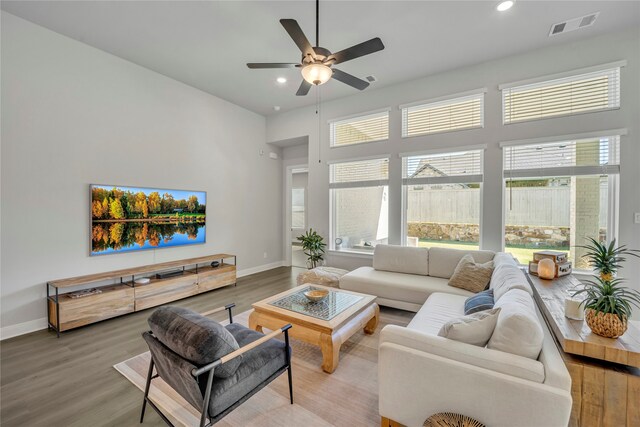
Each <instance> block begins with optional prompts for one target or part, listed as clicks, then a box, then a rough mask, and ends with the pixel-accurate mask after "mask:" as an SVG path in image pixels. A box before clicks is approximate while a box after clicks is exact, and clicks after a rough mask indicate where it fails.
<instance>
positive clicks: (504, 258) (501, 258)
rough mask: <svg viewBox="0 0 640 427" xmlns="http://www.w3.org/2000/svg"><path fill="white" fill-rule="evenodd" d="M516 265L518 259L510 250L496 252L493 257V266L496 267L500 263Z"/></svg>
mask: <svg viewBox="0 0 640 427" xmlns="http://www.w3.org/2000/svg"><path fill="white" fill-rule="evenodd" d="M503 264H507V265H514V266H516V267H517V266H518V261H517V260H516V259H515V258H514V257H513V255H511V254H510V253H508V252H496V255H495V256H494V257H493V267H494V268H496V267H498V266H499V265H503Z"/></svg>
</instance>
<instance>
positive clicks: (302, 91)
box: [296, 80, 311, 96]
mask: <svg viewBox="0 0 640 427" xmlns="http://www.w3.org/2000/svg"><path fill="white" fill-rule="evenodd" d="M309 89H311V83H309V82H308V81H306V80H302V83H300V87H299V88H298V91H297V92H296V96H305V95H306V94H308V93H309Z"/></svg>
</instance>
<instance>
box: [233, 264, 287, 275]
mask: <svg viewBox="0 0 640 427" xmlns="http://www.w3.org/2000/svg"><path fill="white" fill-rule="evenodd" d="M283 265H284V261H276V262H272V263H269V264H263V265H258V266H256V267H251V268H245V269H244V270H238V271H237V272H236V277H244V276H249V275H251V274H256V273H262V272H263V271H267V270H273V269H274V268H278V267H282V266H283Z"/></svg>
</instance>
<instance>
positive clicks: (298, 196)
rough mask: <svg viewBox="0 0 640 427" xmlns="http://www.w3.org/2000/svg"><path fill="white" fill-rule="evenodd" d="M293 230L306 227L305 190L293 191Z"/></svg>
mask: <svg viewBox="0 0 640 427" xmlns="http://www.w3.org/2000/svg"><path fill="white" fill-rule="evenodd" d="M291 228H305V226H304V188H293V189H292V190H291Z"/></svg>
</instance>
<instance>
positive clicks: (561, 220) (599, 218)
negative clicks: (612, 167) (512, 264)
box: [505, 175, 609, 269]
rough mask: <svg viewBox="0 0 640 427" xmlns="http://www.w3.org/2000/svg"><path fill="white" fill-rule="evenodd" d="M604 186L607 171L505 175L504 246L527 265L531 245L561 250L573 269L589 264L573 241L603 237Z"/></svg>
mask: <svg viewBox="0 0 640 427" xmlns="http://www.w3.org/2000/svg"><path fill="white" fill-rule="evenodd" d="M608 189H609V179H608V177H607V176H594V175H590V176H574V177H554V178H548V177H545V178H528V179H517V180H513V181H511V180H507V181H506V191H505V193H506V194H505V209H506V212H505V224H506V226H505V248H506V249H505V250H506V251H507V252H509V253H511V254H513V255H514V256H515V257H516V258H517V259H518V261H519V262H520V263H521V264H525V265H528V264H529V261H531V260H532V259H533V252H535V251H539V250H545V249H549V250H556V251H563V252H567V253H568V255H569V259H570V260H571V261H572V262H573V266H574V268H575V269H589V265H588V264H587V263H586V262H585V261H584V260H583V259H582V257H583V255H584V253H585V250H584V249H582V248H577V247H576V245H584V244H586V243H587V241H586V238H587V237H593V238H595V239H599V240H600V241H602V242H604V241H606V240H607V219H608V218H607V217H608V206H609V202H608V201H609V194H608V193H609V191H608Z"/></svg>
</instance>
